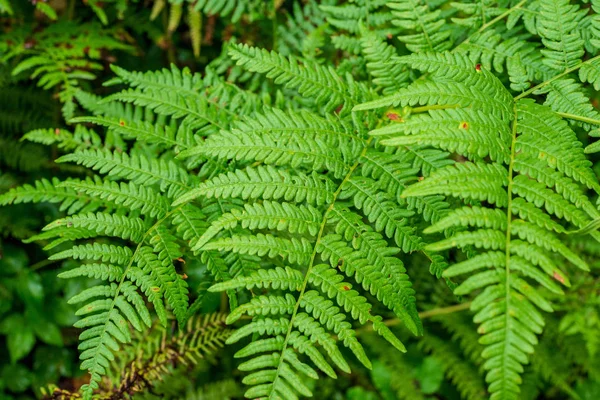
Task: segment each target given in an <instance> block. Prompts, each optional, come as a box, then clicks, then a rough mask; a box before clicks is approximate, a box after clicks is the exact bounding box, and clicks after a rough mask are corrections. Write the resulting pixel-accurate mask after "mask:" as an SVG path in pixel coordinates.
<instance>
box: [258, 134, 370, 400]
mask: <svg viewBox="0 0 600 400" xmlns="http://www.w3.org/2000/svg"><path fill="white" fill-rule="evenodd" d="M372 140H373V136H371V137H370V138H369V139H368V140H367V142H366V143H365V147H364V148H363V150H362V152H361V153H360V155H359V156H358V157H357V159H356V162H355V163H354V165H352V167H350V170H349V171H348V173H347V174H346V176H345V177H344V179H343V180H342V183H340V185H339V186H338V188H337V189H336V191H335V192H334V193H333V198H332V199H331V202H330V203H329V206H328V207H327V210H326V211H325V213H323V219H322V220H321V225H320V228H319V233H318V234H317V238H316V240H315V245H314V246H313V251H312V255H311V257H310V263H309V264H308V268H307V269H306V274H305V275H304V282H302V289H300V293H299V294H298V299H297V300H296V305H295V306H294V311H293V312H292V316H291V317H290V322H289V326H288V330H287V333H286V335H285V340H284V341H283V346H282V347H281V359H280V362H279V365H277V371H276V372H275V377H274V378H273V386H272V387H271V393H273V390H274V388H275V383H276V382H277V379H279V375H280V373H281V366H282V365H283V361H282V360H283V354H284V353H285V350H286V348H287V345H288V342H289V339H290V335H291V333H292V329H293V326H294V324H293V322H294V318H295V317H296V315H297V314H298V310H299V309H300V302H301V301H302V296H304V293H305V292H306V287H307V286H308V279H309V277H310V274H311V271H312V268H313V266H314V265H315V259H316V257H317V246H318V245H319V243H320V242H321V238H322V237H323V233H324V232H325V225H326V224H327V217H328V216H329V213H330V212H331V210H333V207H334V206H335V202H336V201H337V198H338V196H339V195H340V193H341V192H342V188H343V187H344V184H345V183H346V182H348V180H349V179H350V177H351V176H352V174H353V173H354V171H355V170H356V168H358V166H359V165H360V159H361V158H363V157H364V155H365V154H367V150H368V149H369V144H370V143H371V141H372ZM269 398H271V396H270V395H269Z"/></svg>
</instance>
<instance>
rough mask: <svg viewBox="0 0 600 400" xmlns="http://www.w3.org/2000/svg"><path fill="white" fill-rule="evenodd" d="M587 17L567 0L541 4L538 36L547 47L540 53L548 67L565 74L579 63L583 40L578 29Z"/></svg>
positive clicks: (549, 1) (541, 2) (546, 1)
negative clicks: (582, 20)
mask: <svg viewBox="0 0 600 400" xmlns="http://www.w3.org/2000/svg"><path fill="white" fill-rule="evenodd" d="M585 13H586V11H585V10H580V9H579V6H577V5H572V4H570V3H569V2H568V1H565V0H542V1H540V10H539V18H538V32H539V34H540V36H541V38H542V43H543V44H544V46H545V47H546V48H545V49H542V50H541V52H542V54H543V55H544V63H545V64H546V65H548V66H549V67H551V68H553V69H555V70H558V71H560V72H563V71H564V70H566V69H568V68H570V67H572V66H574V65H576V64H578V63H579V62H580V60H581V57H582V56H583V54H584V50H583V40H582V39H581V38H580V36H579V33H578V32H577V30H576V29H575V28H576V27H577V24H578V23H579V21H580V20H581V19H582V18H583V16H584V15H585Z"/></svg>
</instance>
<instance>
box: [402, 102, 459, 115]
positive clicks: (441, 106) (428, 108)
mask: <svg viewBox="0 0 600 400" xmlns="http://www.w3.org/2000/svg"><path fill="white" fill-rule="evenodd" d="M459 107H460V105H459V104H449V105H446V104H432V105H430V106H422V107H415V108H411V110H410V113H411V114H418V113H422V112H427V111H431V110H447V109H449V108H459Z"/></svg>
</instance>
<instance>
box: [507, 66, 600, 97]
mask: <svg viewBox="0 0 600 400" xmlns="http://www.w3.org/2000/svg"><path fill="white" fill-rule="evenodd" d="M596 60H600V56H596V57H594V58H590V59H589V60H587V61H584V62H582V63H579V64H577V65H576V66H574V67H571V68H569V69H567V70H565V71H564V72H561V73H560V74H558V75H555V76H553V77H552V78H550V79H548V80H546V81H544V82H542V83H540V84H539V85H535V86H534V87H532V88H531V89H529V90H527V91H525V92H523V93H521V94H520V95H518V96H517V97H515V101H517V100H519V99H522V98H523V97H527V96H529V95H530V94H531V93H533V92H535V91H536V90H538V89H541V88H543V87H544V86H546V85H548V84H550V83H552V82H554V81H555V80H557V79H560V78H562V77H563V76H565V75H569V74H570V73H571V72H574V71H577V70H578V69H579V68H581V67H583V66H584V65H585V64H588V63H591V62H593V61H596Z"/></svg>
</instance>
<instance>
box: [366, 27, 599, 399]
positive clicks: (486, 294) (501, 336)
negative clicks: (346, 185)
mask: <svg viewBox="0 0 600 400" xmlns="http://www.w3.org/2000/svg"><path fill="white" fill-rule="evenodd" d="M553 22H556V21H555V20H554V21H553ZM542 29H543V28H542ZM411 59H412V60H413V61H409V62H410V65H411V66H414V67H417V68H420V69H423V70H425V71H428V72H430V73H431V74H432V77H431V78H432V79H433V82H432V85H434V84H435V83H436V82H440V81H444V88H445V90H446V91H447V92H448V93H446V94H442V95H440V94H431V95H426V96H422V97H420V98H417V99H415V98H412V97H411V96H412V95H414V94H415V91H414V89H413V88H412V87H411V86H409V87H408V88H406V89H401V90H400V92H399V93H398V94H396V95H394V96H393V98H388V99H383V100H379V101H374V102H371V103H367V104H365V105H361V106H358V107H356V108H355V109H357V110H360V109H370V108H376V107H379V106H383V105H387V104H392V105H398V104H400V105H403V106H404V105H412V104H415V103H417V102H419V103H420V104H423V105H424V106H425V107H424V109H425V110H427V114H425V115H424V116H420V115H416V116H408V118H407V119H406V121H405V122H399V123H393V124H392V125H391V126H389V127H385V128H382V129H378V130H375V131H373V134H375V135H386V134H389V135H399V136H396V137H399V138H400V139H396V137H392V138H391V139H387V144H391V145H406V144H408V142H407V141H405V140H404V138H406V137H416V138H418V137H419V135H421V133H420V132H424V133H425V134H426V135H430V137H431V138H432V140H430V141H429V142H427V144H429V145H431V146H434V147H436V148H447V145H446V143H447V142H448V141H447V140H446V141H444V140H442V138H443V137H444V135H446V133H445V132H444V131H443V130H442V132H441V133H440V129H438V126H439V125H434V124H432V125H431V126H429V124H430V122H429V121H433V120H434V118H432V116H435V118H437V119H438V120H440V121H441V120H443V121H447V122H448V123H449V124H450V123H451V122H450V121H453V116H454V115H457V114H458V113H460V115H461V117H464V123H465V124H466V125H464V127H469V128H470V127H471V126H473V125H475V123H474V122H473V125H471V122H472V121H474V120H476V119H474V118H477V117H476V116H477V115H479V117H478V118H479V120H481V118H485V119H486V120H488V121H489V122H488V123H489V124H490V126H497V127H498V128H497V129H489V128H488V129H487V130H482V131H481V133H482V136H485V137H486V140H485V141H486V142H487V141H488V140H492V141H490V142H487V143H484V141H479V143H477V146H478V147H479V148H481V153H480V154H482V156H490V155H491V153H490V152H489V151H490V149H494V151H497V152H499V153H496V154H498V156H494V157H493V158H494V159H492V157H491V156H490V157H489V158H490V160H487V159H482V158H479V157H481V156H479V157H477V154H476V153H475V152H474V151H473V150H472V149H471V148H469V147H468V146H456V148H455V151H457V152H458V154H459V155H461V156H463V157H471V158H473V159H475V161H474V162H469V161H466V162H463V161H461V162H458V163H455V164H454V165H450V166H446V167H443V168H441V169H437V170H435V171H433V172H432V173H431V174H430V175H429V176H427V177H426V178H425V179H423V180H422V181H420V182H417V183H415V184H413V185H411V186H409V187H407V188H406V189H405V190H404V191H403V193H402V196H403V197H409V198H410V197H416V196H419V197H420V196H431V195H438V194H444V195H450V196H455V197H458V198H461V199H464V200H465V201H466V202H467V204H470V206H468V207H463V208H458V209H455V210H453V211H450V212H449V213H448V214H447V215H446V216H444V217H443V218H441V219H440V220H438V221H437V223H434V224H433V225H432V226H430V227H429V228H427V229H426V230H425V232H426V233H432V232H440V231H445V230H448V229H458V231H454V232H453V233H451V234H450V237H448V238H446V239H442V240H441V241H438V242H435V243H431V244H428V245H426V246H425V249H426V250H428V251H432V252H437V251H443V250H448V249H453V248H457V247H458V248H461V249H471V250H473V249H475V250H476V254H475V255H472V256H470V257H469V259H467V260H466V261H462V262H459V263H456V264H454V265H452V266H450V267H449V268H447V269H446V270H445V271H444V273H443V275H444V276H446V277H455V276H460V275H468V277H467V278H466V279H465V280H464V281H463V282H462V283H461V284H460V285H459V286H458V287H456V289H454V293H455V294H457V295H468V294H470V293H473V292H477V293H478V294H477V296H476V297H475V300H474V301H473V303H472V305H471V309H472V310H473V311H475V312H476V315H475V317H474V321H475V322H477V323H479V324H480V327H479V332H480V333H481V334H482V335H483V336H482V337H481V339H480V340H479V342H480V343H481V344H483V345H484V346H485V350H484V351H483V353H482V356H483V358H484V359H485V360H486V361H485V363H484V368H485V369H486V370H487V371H488V372H487V375H486V381H487V383H488V385H489V386H488V390H489V391H490V393H491V398H492V399H516V398H518V394H519V385H520V383H521V377H520V375H521V373H522V372H523V367H522V366H523V365H524V364H526V363H527V362H528V358H529V355H530V354H531V353H533V349H534V346H535V345H536V344H537V341H538V339H537V336H536V335H538V334H540V333H541V332H542V328H543V326H544V317H543V316H542V314H541V313H540V311H538V310H542V311H546V312H551V311H552V309H553V307H552V304H551V303H550V301H549V300H548V298H547V294H546V291H542V290H538V289H537V288H536V287H535V286H533V284H531V283H530V282H531V281H533V282H535V283H536V285H539V286H542V287H543V288H544V289H546V290H548V291H549V292H554V293H556V294H558V295H560V294H562V289H561V288H560V287H559V285H558V284H557V283H556V281H558V282H560V283H568V280H566V279H565V275H564V273H563V272H562V271H560V270H559V269H558V268H556V264H555V263H554V262H553V260H552V259H551V257H548V256H547V255H545V254H544V251H547V252H549V253H550V254H555V255H561V256H563V257H564V258H566V259H567V260H569V261H570V262H572V263H573V264H574V265H576V266H577V267H579V268H581V269H583V270H587V269H588V268H589V267H588V266H587V264H586V263H585V261H584V260H583V259H581V258H580V257H579V256H578V255H577V254H576V253H574V252H573V251H572V250H571V249H569V248H568V247H567V246H566V245H565V244H564V243H562V242H561V240H560V239H559V238H558V237H557V236H556V234H557V233H562V232H565V228H564V226H563V224H564V223H565V222H567V223H568V222H570V223H572V224H574V225H575V226H576V227H581V226H584V225H587V224H588V223H589V222H590V221H591V220H593V219H595V218H597V216H598V211H597V210H596V209H595V208H594V207H593V206H592V207H590V203H589V200H588V199H586V198H585V195H583V196H582V191H581V190H580V189H579V186H580V184H584V185H586V186H587V187H588V188H590V189H594V190H596V191H597V190H598V184H597V180H596V179H595V178H594V177H593V173H592V170H591V168H590V166H591V163H590V162H589V161H587V160H586V159H585V156H584V153H583V149H582V145H581V143H580V142H579V141H578V140H577V137H576V135H575V133H574V132H573V131H572V130H571V129H570V128H569V126H568V124H567V122H565V121H563V120H562V119H561V118H560V117H559V116H557V115H556V114H555V113H554V112H552V110H550V109H549V108H548V107H545V106H541V105H538V104H535V102H534V101H532V100H527V99H523V100H517V101H515V100H513V99H512V97H511V96H507V95H506V91H505V89H503V88H502V85H501V84H500V81H499V80H497V78H495V77H493V76H492V75H491V74H489V73H487V72H485V71H481V70H480V67H477V68H475V72H474V71H473V69H468V68H466V67H467V66H468V65H469V64H468V61H467V60H466V59H465V58H464V56H462V55H450V54H444V55H435V56H431V55H428V54H427V53H424V54H417V55H412V56H409V57H407V58H406V60H411ZM424 60H432V64H431V65H429V64H427V63H426V62H425V61H424ZM440 60H441V61H440ZM421 62H423V64H421ZM436 63H439V64H440V65H446V64H452V65H453V66H447V67H445V68H446V69H447V70H448V71H450V72H449V73H445V74H443V75H440V76H436V75H435V74H436V71H437V68H439V67H438V66H437V65H436ZM565 65H566V67H568V66H570V65H571V64H569V63H567V64H565ZM566 67H565V68H566ZM453 71H455V72H453ZM477 74H479V75H477ZM479 77H481V78H479ZM479 79H481V80H479ZM465 82H468V83H469V85H470V86H471V87H473V88H477V87H479V89H477V90H478V91H479V93H487V95H488V96H491V94H492V93H494V92H498V93H503V94H502V95H498V96H496V99H497V100H498V101H499V102H501V103H503V105H502V106H498V111H499V112H497V113H496V114H494V113H493V112H488V111H486V110H483V109H481V108H479V106H478V105H477V106H475V105H474V103H473V102H467V101H465V102H464V103H461V102H457V103H456V105H453V104H452V103H451V101H450V100H449V99H452V97H453V96H454V95H455V94H461V95H462V93H464V90H465V88H464V86H463V84H464V83H465ZM557 82H558V81H557ZM552 83H554V82H550V84H552ZM414 85H415V84H413V87H414ZM416 85H418V86H419V87H425V85H427V84H426V83H418V84H416ZM453 85H455V86H453ZM431 87H433V86H431ZM517 99H518V98H517ZM439 108H451V110H439ZM455 108H456V109H455ZM480 109H481V110H482V111H483V112H484V113H485V116H483V114H481V112H480V111H478V110H480ZM500 110H502V111H500ZM413 118H414V121H412V122H411V119H413ZM421 121H427V122H428V124H427V125H425V124H423V125H424V126H423V125H420V123H421ZM454 123H455V121H454ZM455 126H456V125H455ZM415 132H416V134H415ZM498 132H501V133H500V134H498ZM509 132H510V133H509ZM484 149H486V150H484ZM567 188H568V189H567ZM571 189H573V190H572V191H571ZM480 202H481V203H480ZM591 235H592V237H594V239H596V240H597V239H598V235H597V233H595V232H593V233H592V234H591Z"/></svg>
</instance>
